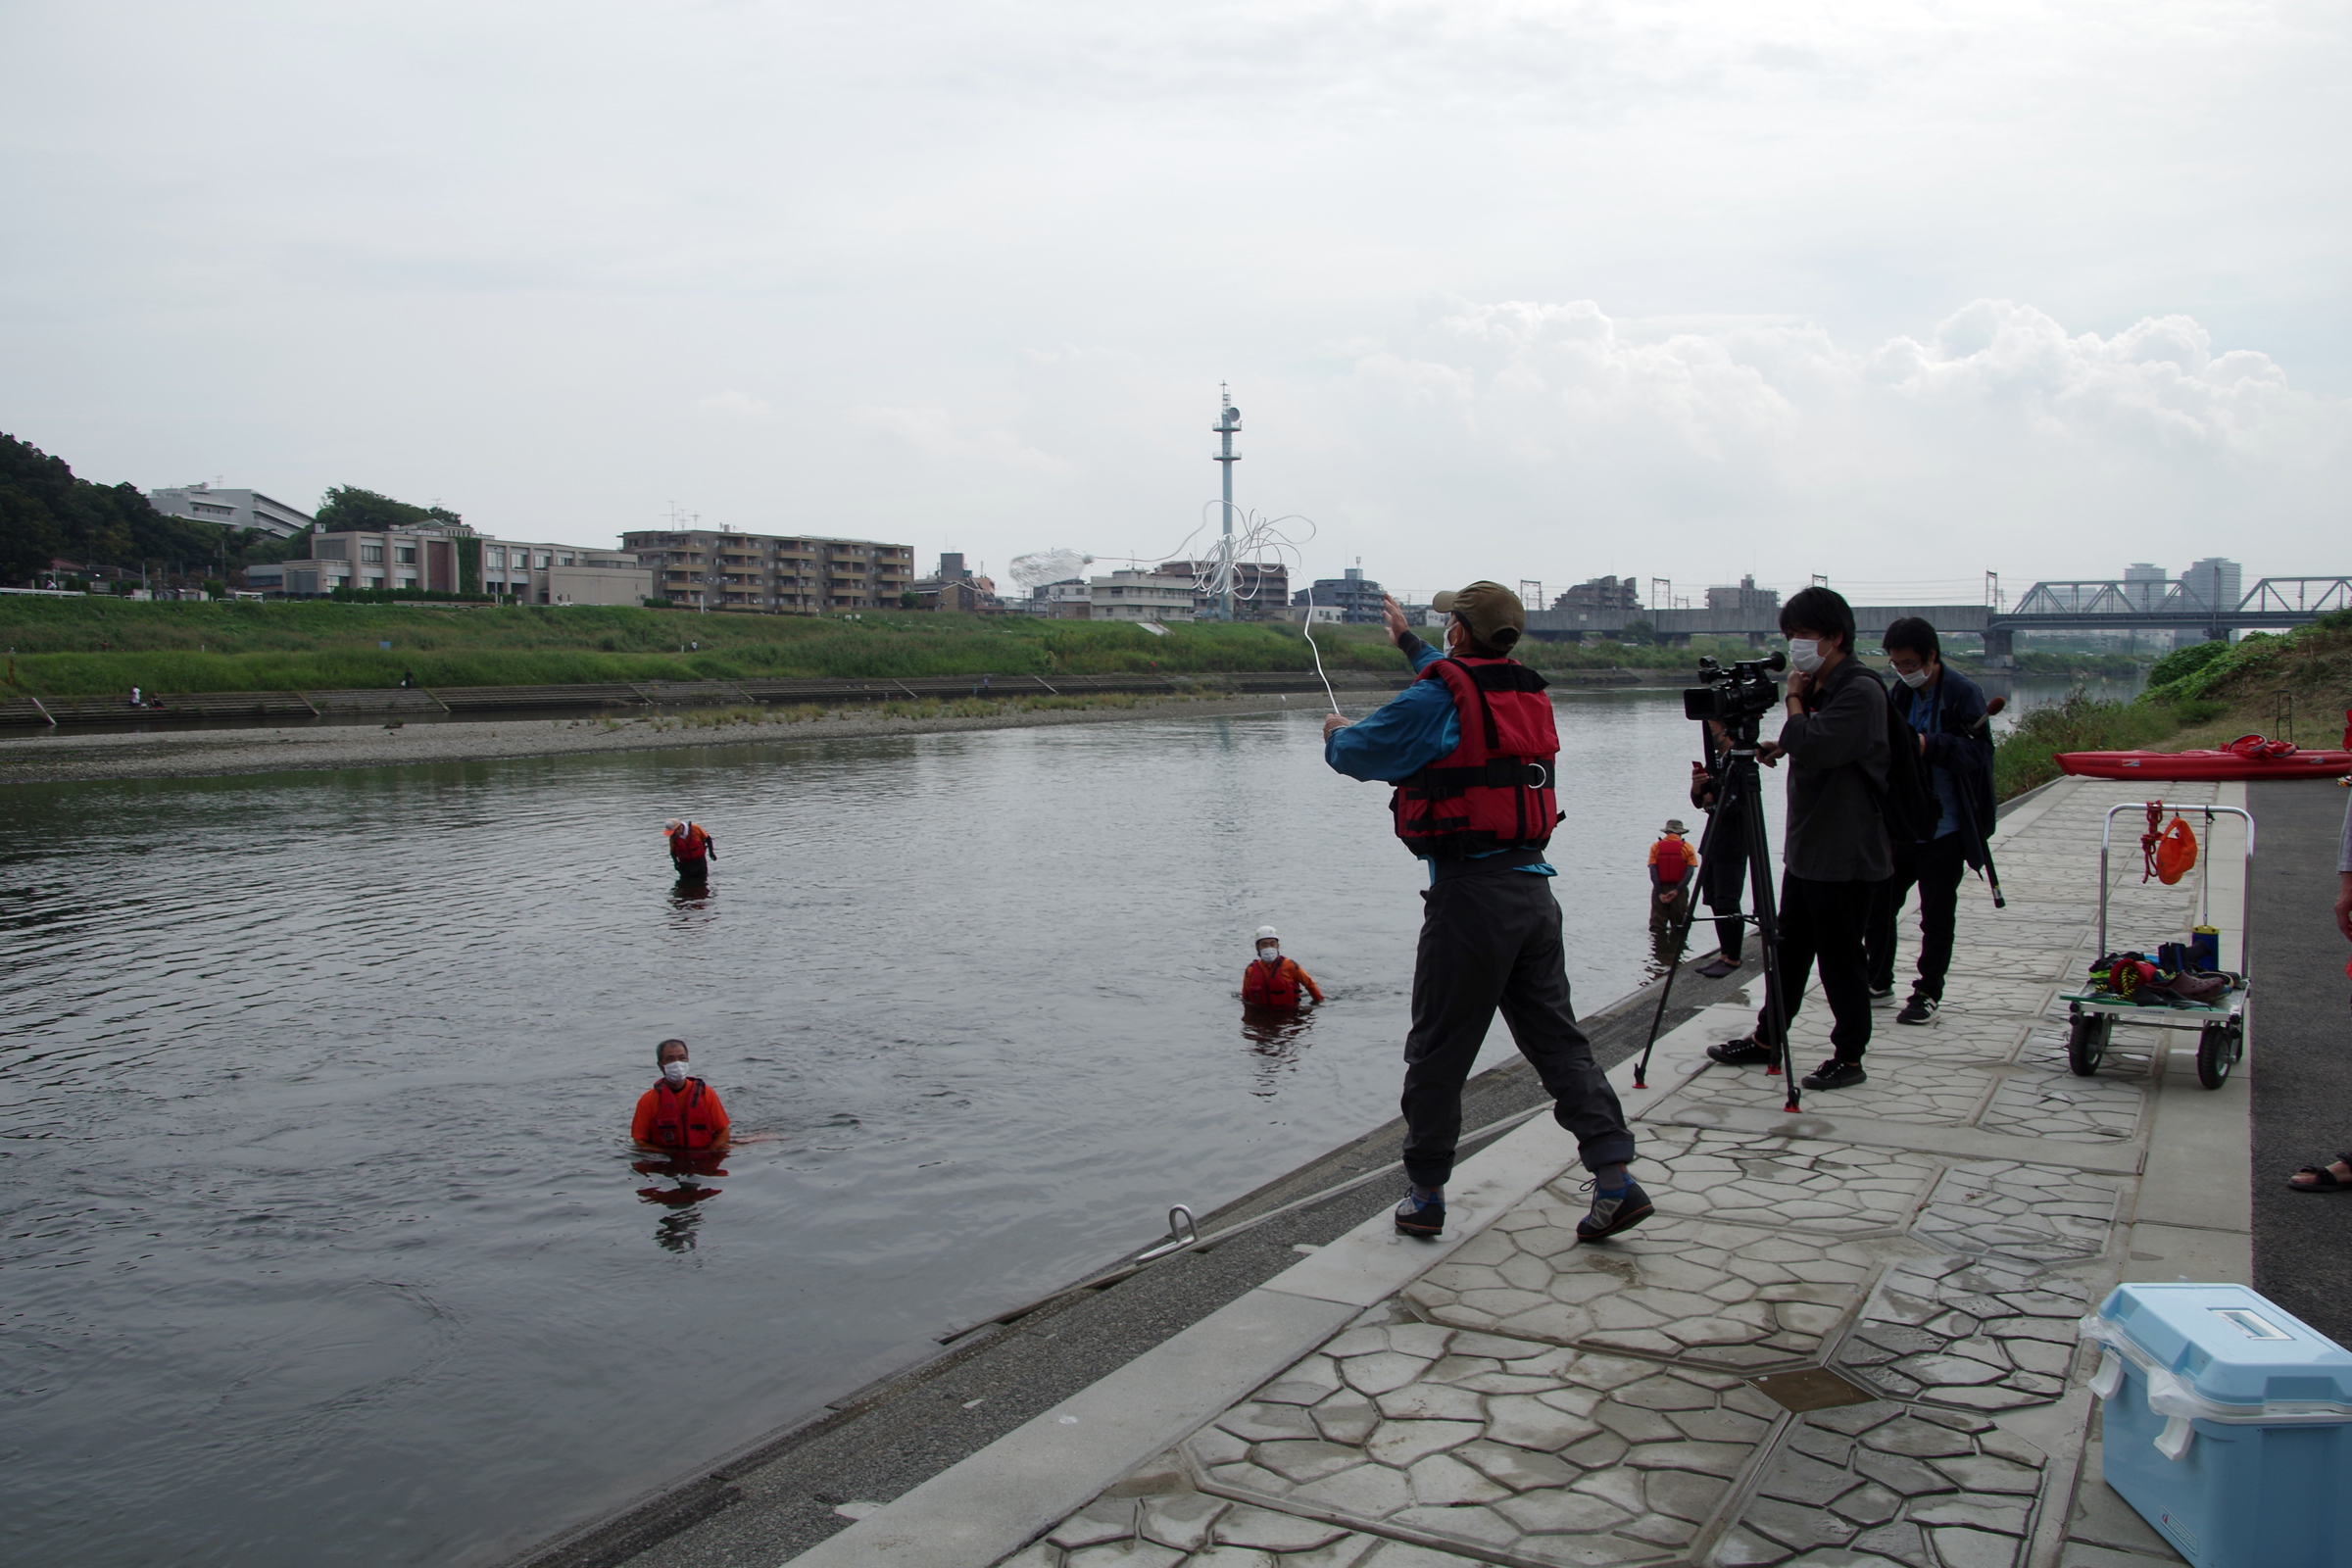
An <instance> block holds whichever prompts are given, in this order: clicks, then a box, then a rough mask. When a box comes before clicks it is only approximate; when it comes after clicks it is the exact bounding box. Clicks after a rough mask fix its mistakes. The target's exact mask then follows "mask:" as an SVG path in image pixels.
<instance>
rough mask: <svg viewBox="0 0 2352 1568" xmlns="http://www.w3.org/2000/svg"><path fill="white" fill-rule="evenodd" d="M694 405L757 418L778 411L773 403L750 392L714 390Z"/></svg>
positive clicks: (719, 412) (720, 412) (719, 411)
mask: <svg viewBox="0 0 2352 1568" xmlns="http://www.w3.org/2000/svg"><path fill="white" fill-rule="evenodd" d="M694 406H695V407H696V408H698V409H710V410H711V411H712V412H714V413H718V414H741V415H750V416H752V417H757V418H764V417H767V416H768V415H771V414H773V413H775V412H776V411H775V409H774V407H773V406H772V405H770V404H768V403H767V402H765V401H764V400H762V399H760V398H756V397H754V396H752V395H751V394H750V393H749V392H713V393H711V395H710V396H709V397H707V398H696V399H695V400H694Z"/></svg>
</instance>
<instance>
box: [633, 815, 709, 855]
mask: <svg viewBox="0 0 2352 1568" xmlns="http://www.w3.org/2000/svg"><path fill="white" fill-rule="evenodd" d="M638 842H639V843H641V844H642V843H643V842H644V840H642V839H640V840H639V841H638ZM710 853H711V835H710V834H708V833H706V832H704V831H703V829H702V825H701V824H700V823H697V822H689V823H687V824H686V825H685V826H684V827H682V828H679V829H678V830H677V831H676V832H675V833H672V834H671V835H670V836H669V858H671V859H673V860H699V859H702V858H704V857H705V856H707V855H709V854H710Z"/></svg>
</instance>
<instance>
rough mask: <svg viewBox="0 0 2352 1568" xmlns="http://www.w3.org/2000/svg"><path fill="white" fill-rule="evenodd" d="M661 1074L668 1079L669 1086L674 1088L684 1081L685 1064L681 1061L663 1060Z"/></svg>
mask: <svg viewBox="0 0 2352 1568" xmlns="http://www.w3.org/2000/svg"><path fill="white" fill-rule="evenodd" d="M662 1077H664V1078H666V1079H668V1080H669V1087H670V1088H672V1089H675V1088H677V1087H678V1086H679V1085H680V1084H682V1083H684V1082H685V1081H686V1064H685V1063H684V1062H682V1061H665V1062H663V1063H662Z"/></svg>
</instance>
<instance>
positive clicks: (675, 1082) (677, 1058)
mask: <svg viewBox="0 0 2352 1568" xmlns="http://www.w3.org/2000/svg"><path fill="white" fill-rule="evenodd" d="M654 1061H655V1064H656V1065H658V1066H659V1067H661V1069H662V1077H663V1078H665V1079H667V1080H668V1081H669V1086H670V1087H671V1088H672V1089H676V1088H678V1087H680V1086H682V1085H683V1084H684V1083H685V1082H686V1042H685V1041H683V1040H664V1041H662V1043H661V1044H660V1045H658V1046H656V1047H655V1048H654Z"/></svg>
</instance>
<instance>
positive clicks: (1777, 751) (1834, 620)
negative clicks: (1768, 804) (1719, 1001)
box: [1707, 587, 1894, 1090]
mask: <svg viewBox="0 0 2352 1568" xmlns="http://www.w3.org/2000/svg"><path fill="white" fill-rule="evenodd" d="M1781 632H1782V634H1783V635H1784V636H1786V637H1787V638H1788V639H1789V663H1790V664H1791V665H1793V666H1794V667H1793V668H1792V669H1791V671H1790V672H1789V696H1788V702H1787V710H1788V717H1787V718H1786V719H1784V720H1783V721H1782V724H1781V733H1780V735H1779V737H1778V738H1777V739H1775V740H1771V741H1768V742H1766V743H1765V744H1763V745H1762V746H1759V747H1758V748H1757V749H1756V756H1757V759H1758V760H1763V761H1769V760H1772V759H1774V758H1778V757H1786V758H1787V759H1789V824H1788V846H1787V848H1786V850H1785V851H1784V853H1783V855H1782V857H1781V859H1782V866H1783V870H1782V876H1781V919H1780V969H1781V974H1780V980H1781V985H1780V991H1781V998H1782V1006H1783V1007H1784V1008H1785V1009H1786V1013H1787V1016H1788V1018H1789V1020H1790V1021H1792V1022H1793V1021H1794V1019H1795V1017H1796V1010H1797V1008H1798V1007H1799V1006H1800V1005H1802V1004H1803V1002H1804V998H1805V985H1806V983H1807V981H1809V980H1810V979H1811V978H1812V974H1813V969H1814V966H1815V964H1816V963H1818V964H1819V965H1820V967H1821V989H1822V991H1823V993H1824V994H1825V995H1826V996H1827V997H1828V999H1829V1004H1830V1015H1831V1017H1832V1018H1833V1019H1835V1020H1836V1022H1835V1023H1834V1024H1833V1026H1832V1028H1831V1030H1830V1044H1831V1046H1832V1047H1833V1048H1834V1050H1835V1052H1836V1054H1834V1055H1833V1056H1831V1058H1830V1059H1829V1060H1827V1061H1825V1062H1823V1063H1822V1064H1821V1065H1820V1066H1819V1067H1817V1068H1815V1069H1814V1070H1813V1071H1812V1072H1810V1073H1808V1074H1807V1075H1806V1076H1805V1079H1804V1086H1805V1087H1806V1088H1807V1089H1815V1090H1818V1089H1850V1088H1853V1087H1854V1086H1855V1085H1857V1084H1862V1083H1866V1082H1868V1081H1869V1077H1870V1075H1869V1074H1868V1073H1867V1072H1865V1071H1864V1070H1863V1067H1862V1056H1863V1053H1865V1052H1866V1051H1868V1050H1869V1049H1870V965H1869V960H1868V958H1867V957H1866V956H1865V955H1864V952H1863V941H1864V934H1865V933H1866V932H1867V931H1868V929H1869V927H1870V911H1871V906H1872V900H1873V899H1874V897H1875V896H1876V895H1877V893H1878V887H1879V884H1880V883H1882V882H1884V881H1886V880H1887V877H1889V876H1891V875H1893V873H1894V857H1893V851H1892V849H1891V848H1890V847H1889V845H1888V843H1887V826H1886V823H1885V822H1884V821H1883V820H1881V811H1882V806H1881V802H1883V801H1884V800H1885V799H1886V797H1887V788H1888V777H1887V759H1888V753H1887V727H1888V726H1887V688H1886V687H1885V686H1883V685H1881V684H1880V683H1879V677H1878V674H1877V672H1876V671H1874V670H1873V669H1871V668H1870V666H1868V665H1867V664H1865V663H1863V662H1862V661H1860V660H1859V659H1856V658H1855V657H1854V612H1853V608H1852V607H1851V606H1849V605H1848V604H1847V603H1846V602H1845V598H1844V596H1843V595H1841V594H1838V593H1836V592H1834V591H1832V590H1831V589H1828V588H1822V587H1812V588H1806V589H1803V590H1801V591H1799V592H1798V593H1797V594H1795V595H1794V596H1793V597H1791V598H1790V599H1789V602H1788V603H1787V604H1786V605H1783V606H1782V607H1781ZM1780 1045H1781V1042H1780V1041H1779V1040H1778V1039H1776V1038H1775V1037H1774V1036H1773V1033H1772V1020H1771V1013H1770V1008H1769V1005H1767V1007H1766V1009H1765V1010H1763V1011H1760V1012H1759V1013H1758V1014H1757V1016H1756V1032H1755V1033H1754V1034H1752V1035H1747V1036H1744V1037H1742V1038H1740V1039H1738V1040H1731V1041H1726V1042H1725V1043H1724V1044H1722V1045H1719V1046H1709V1047H1708V1048H1707V1054H1708V1055H1710V1056H1712V1057H1714V1058H1715V1059H1716V1060H1717V1061H1720V1062H1722V1063H1724V1064H1725V1065H1726V1066H1732V1067H1746V1066H1763V1065H1766V1064H1768V1063H1770V1062H1772V1061H1773V1060H1775V1059H1776V1057H1777V1054H1778V1052H1779V1048H1780Z"/></svg>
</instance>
